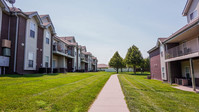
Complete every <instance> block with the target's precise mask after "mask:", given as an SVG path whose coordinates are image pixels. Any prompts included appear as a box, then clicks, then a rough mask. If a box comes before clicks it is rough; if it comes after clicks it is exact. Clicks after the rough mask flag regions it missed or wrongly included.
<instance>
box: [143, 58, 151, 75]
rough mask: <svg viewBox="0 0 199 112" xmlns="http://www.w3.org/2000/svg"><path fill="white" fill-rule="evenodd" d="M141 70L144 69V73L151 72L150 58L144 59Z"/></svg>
mask: <svg viewBox="0 0 199 112" xmlns="http://www.w3.org/2000/svg"><path fill="white" fill-rule="evenodd" d="M141 68H142V70H143V72H145V71H149V70H150V61H149V57H148V58H145V59H143V61H142V64H141Z"/></svg>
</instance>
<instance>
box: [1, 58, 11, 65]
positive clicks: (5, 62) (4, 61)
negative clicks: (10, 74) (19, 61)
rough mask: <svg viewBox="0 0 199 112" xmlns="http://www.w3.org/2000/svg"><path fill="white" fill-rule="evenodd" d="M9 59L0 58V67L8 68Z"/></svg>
mask: <svg viewBox="0 0 199 112" xmlns="http://www.w3.org/2000/svg"><path fill="white" fill-rule="evenodd" d="M9 60H10V58H9V57H5V56H0V67H9Z"/></svg>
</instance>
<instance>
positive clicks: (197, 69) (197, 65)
mask: <svg viewBox="0 0 199 112" xmlns="http://www.w3.org/2000/svg"><path fill="white" fill-rule="evenodd" d="M193 66H194V75H195V78H199V59H197V60H194V61H193Z"/></svg>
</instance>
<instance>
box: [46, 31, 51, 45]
mask: <svg viewBox="0 0 199 112" xmlns="http://www.w3.org/2000/svg"><path fill="white" fill-rule="evenodd" d="M49 43H50V33H49V32H48V31H47V32H46V44H49Z"/></svg>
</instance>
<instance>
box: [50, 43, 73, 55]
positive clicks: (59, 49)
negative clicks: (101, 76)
mask: <svg viewBox="0 0 199 112" xmlns="http://www.w3.org/2000/svg"><path fill="white" fill-rule="evenodd" d="M53 53H54V54H58V55H62V56H65V57H68V58H74V53H73V52H72V50H66V49H65V48H64V47H63V46H62V45H59V44H54V45H53Z"/></svg>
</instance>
